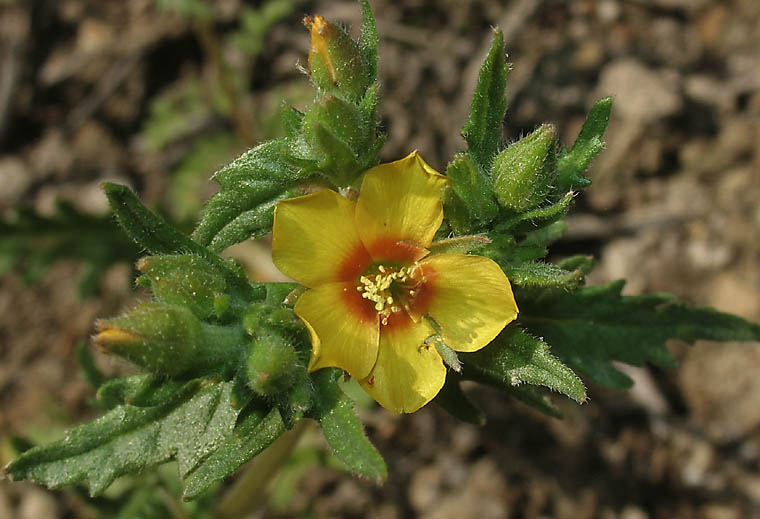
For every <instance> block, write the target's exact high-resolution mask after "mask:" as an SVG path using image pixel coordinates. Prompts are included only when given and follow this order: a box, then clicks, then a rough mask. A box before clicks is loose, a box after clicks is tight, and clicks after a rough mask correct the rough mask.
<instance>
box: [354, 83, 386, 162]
mask: <svg viewBox="0 0 760 519" xmlns="http://www.w3.org/2000/svg"><path fill="white" fill-rule="evenodd" d="M379 88H380V86H379V85H378V84H377V83H374V84H372V85H371V86H370V87H369V88H368V89H367V93H366V94H364V97H362V100H361V101H360V102H359V114H360V115H361V119H362V126H363V127H364V133H365V134H366V135H365V139H366V140H367V141H371V140H372V137H373V136H374V135H376V134H377V103H378V101H379V97H378V95H379V93H378V90H379ZM378 139H380V140H381V141H383V142H384V140H385V138H384V137H382V138H378ZM375 154H376V152H375V153H372V152H371V148H370V149H369V150H366V151H365V155H366V156H369V157H374V155H375Z"/></svg>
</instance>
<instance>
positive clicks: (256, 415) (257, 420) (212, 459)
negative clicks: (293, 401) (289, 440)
mask: <svg viewBox="0 0 760 519" xmlns="http://www.w3.org/2000/svg"><path fill="white" fill-rule="evenodd" d="M285 431H286V427H285V423H284V422H283V421H282V417H281V416H280V412H279V411H278V410H277V409H271V410H269V409H266V408H260V407H258V406H253V405H252V406H250V408H249V409H246V410H244V411H243V412H242V413H241V416H240V417H239V420H238V423H237V425H235V428H234V430H232V431H231V432H230V433H228V434H226V435H225V437H224V438H222V439H221V441H219V442H218V443H217V445H216V449H215V450H214V451H213V452H212V453H211V454H210V455H208V456H207V457H205V458H204V459H203V460H202V461H201V462H200V463H198V464H197V465H196V466H195V467H194V468H193V470H192V471H190V472H189V473H187V474H186V476H185V480H184V485H185V489H184V493H183V494H182V498H183V499H185V500H190V499H195V498H197V497H198V496H200V494H202V493H203V492H205V491H206V490H207V489H209V488H210V487H211V486H212V485H214V484H215V483H216V482H218V481H221V480H222V479H224V478H226V477H227V476H229V475H231V474H233V473H234V472H235V471H236V470H237V469H239V468H240V467H242V466H243V465H244V464H245V463H247V462H248V461H249V460H250V459H251V458H253V457H254V456H256V455H257V454H259V453H260V452H261V451H263V450H264V449H265V448H267V447H268V446H269V445H270V444H271V443H272V442H273V441H274V440H276V439H277V438H278V437H279V436H280V435H281V434H282V433H284V432H285Z"/></svg>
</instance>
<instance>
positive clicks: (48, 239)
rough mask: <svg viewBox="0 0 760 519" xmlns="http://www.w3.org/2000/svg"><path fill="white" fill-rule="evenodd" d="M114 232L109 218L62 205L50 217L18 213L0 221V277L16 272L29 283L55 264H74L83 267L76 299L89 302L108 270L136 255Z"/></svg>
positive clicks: (130, 243) (135, 250) (134, 247)
mask: <svg viewBox="0 0 760 519" xmlns="http://www.w3.org/2000/svg"><path fill="white" fill-rule="evenodd" d="M114 231H116V226H115V225H114V222H113V219H112V218H111V217H110V215H102V216H96V215H89V214H85V213H82V212H80V211H78V210H77V209H76V208H75V207H74V206H72V205H71V204H70V203H68V202H64V201H62V200H59V201H58V202H57V203H56V208H55V212H54V213H53V214H52V215H51V216H41V215H39V214H37V213H36V212H34V211H33V210H32V209H28V208H18V209H16V210H15V211H13V213H12V214H11V215H10V216H9V217H7V218H2V219H0V275H4V274H6V273H8V272H9V271H11V270H13V269H18V270H19V271H20V273H21V274H22V276H23V277H24V279H25V280H26V281H27V282H29V283H31V282H34V281H37V280H38V279H39V278H40V277H41V276H42V274H44V272H45V271H47V269H48V268H50V266H52V265H53V264H54V263H56V262H57V261H60V260H64V259H74V260H78V261H81V262H82V263H83V266H84V270H83V274H82V276H81V278H80V283H79V293H80V296H81V297H86V296H89V295H91V294H92V293H93V292H94V291H95V290H96V289H97V286H98V282H99V281H100V278H101V277H102V275H103V274H104V273H105V272H106V270H108V268H109V267H110V266H111V265H113V264H115V263H120V262H128V263H134V261H136V260H137V258H138V256H139V254H140V251H139V249H138V247H136V246H135V245H134V243H132V242H131V241H130V240H129V239H128V238H127V237H126V236H124V235H123V234H122V233H120V232H114Z"/></svg>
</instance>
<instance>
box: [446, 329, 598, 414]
mask: <svg viewBox="0 0 760 519" xmlns="http://www.w3.org/2000/svg"><path fill="white" fill-rule="evenodd" d="M460 355H461V359H462V364H463V365H464V370H463V371H462V376H463V377H464V378H466V379H470V380H475V381H477V382H482V383H485V384H488V385H491V386H495V387H497V388H501V389H510V388H512V387H514V386H519V385H520V384H531V385H536V386H544V387H548V388H550V389H553V390H554V391H557V392H559V393H562V394H563V395H565V396H567V397H569V398H572V399H573V400H575V401H576V402H584V401H585V400H586V388H585V386H584V385H583V382H581V379H579V378H578V376H577V375H576V374H575V373H573V371H572V370H571V369H570V368H568V367H567V366H565V365H564V364H563V363H562V362H560V360H559V359H557V358H556V357H554V356H553V355H552V354H551V353H550V351H549V346H548V345H547V344H546V343H545V342H544V341H543V340H541V339H538V338H536V337H533V336H531V335H530V334H528V333H526V332H525V331H523V330H522V329H521V328H520V327H519V326H517V324H516V323H513V324H511V325H509V326H507V327H506V328H505V329H504V331H502V332H501V334H499V336H498V337H497V338H496V339H494V341H493V342H492V343H491V344H489V345H488V346H487V347H485V348H483V349H481V350H479V351H477V352H474V353H461V354H460Z"/></svg>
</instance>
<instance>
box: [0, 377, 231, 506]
mask: <svg viewBox="0 0 760 519" xmlns="http://www.w3.org/2000/svg"><path fill="white" fill-rule="evenodd" d="M230 385H231V383H229V382H218V381H212V380H201V379H199V380H193V381H190V382H188V383H186V384H185V385H184V386H182V387H181V388H180V389H179V390H178V391H176V392H174V393H173V394H172V395H171V396H170V397H168V398H167V399H166V400H165V401H164V402H162V403H160V404H159V405H155V406H151V407H137V406H132V405H120V406H117V407H116V408H114V409H113V410H111V411H109V412H108V413H106V414H105V415H103V416H101V417H100V418H98V419H96V420H94V421H93V422H90V423H88V424H85V425H80V426H78V427H75V428H74V429H72V430H71V431H69V432H68V433H67V435H66V436H65V438H64V439H62V440H59V441H57V442H54V443H51V444H48V445H44V446H40V447H35V448H33V449H30V450H29V451H27V452H25V453H23V454H22V455H21V456H20V457H18V458H17V459H16V460H14V461H13V462H11V463H10V464H9V465H8V466H7V468H6V470H7V472H8V474H9V475H10V477H11V478H12V479H13V480H15V481H20V480H32V481H35V482H37V483H40V484H44V485H47V486H48V487H50V488H59V487H62V486H64V485H69V484H74V483H80V482H81V483H83V484H84V485H85V486H87V488H88V489H89V492H90V494H91V495H93V496H95V495H98V494H100V493H102V492H103V491H104V490H105V489H106V488H107V487H108V486H109V485H110V484H111V483H112V482H113V480H114V479H116V478H117V477H119V476H123V475H125V474H129V473H134V472H139V471H141V470H144V469H147V468H149V467H152V466H155V465H158V464H160V463H165V462H167V461H169V460H171V459H174V460H176V461H177V462H178V468H179V472H180V476H184V475H186V474H187V473H188V472H190V471H191V470H193V469H194V468H196V467H198V466H199V465H200V464H201V462H203V461H204V460H205V459H206V458H207V456H209V454H211V453H212V452H214V451H215V450H217V449H219V448H220V447H221V446H222V445H224V443H223V442H222V440H223V439H224V438H229V437H230V436H232V434H231V433H232V429H233V427H234V425H235V420H236V417H237V415H238V412H239V411H238V410H235V409H234V408H233V407H232V406H230V405H229V392H230Z"/></svg>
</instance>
